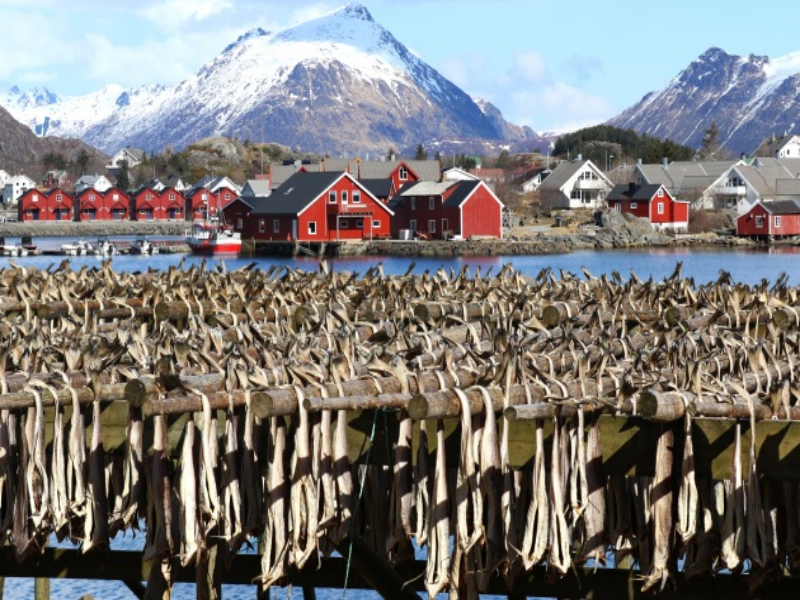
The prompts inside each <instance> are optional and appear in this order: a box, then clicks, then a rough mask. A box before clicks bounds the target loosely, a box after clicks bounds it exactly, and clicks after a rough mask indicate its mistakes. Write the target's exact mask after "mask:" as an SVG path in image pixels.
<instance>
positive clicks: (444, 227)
mask: <svg viewBox="0 0 800 600" xmlns="http://www.w3.org/2000/svg"><path fill="white" fill-rule="evenodd" d="M448 229H450V223H449V222H448V221H447V219H442V233H444V232H445V231H447V230H448Z"/></svg>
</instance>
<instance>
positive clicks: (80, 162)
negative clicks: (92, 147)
mask: <svg viewBox="0 0 800 600" xmlns="http://www.w3.org/2000/svg"><path fill="white" fill-rule="evenodd" d="M90 160H91V157H90V156H89V153H88V152H87V151H86V149H85V148H81V151H80V152H79V153H78V158H76V159H75V166H76V167H77V168H78V172H79V173H80V174H81V175H86V170H87V169H88V168H89V161H90Z"/></svg>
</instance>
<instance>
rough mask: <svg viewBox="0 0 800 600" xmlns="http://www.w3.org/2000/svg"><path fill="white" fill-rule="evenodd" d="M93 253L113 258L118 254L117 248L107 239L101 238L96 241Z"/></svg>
mask: <svg viewBox="0 0 800 600" xmlns="http://www.w3.org/2000/svg"><path fill="white" fill-rule="evenodd" d="M95 252H96V254H98V255H100V256H113V255H115V254H119V250H118V249H117V247H116V246H115V245H114V244H112V243H111V242H110V241H109V239H108V238H107V237H101V238H99V239H98V240H97V246H96V247H95Z"/></svg>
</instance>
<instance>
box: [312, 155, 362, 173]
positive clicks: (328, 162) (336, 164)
mask: <svg viewBox="0 0 800 600" xmlns="http://www.w3.org/2000/svg"><path fill="white" fill-rule="evenodd" d="M303 166H309V165H303ZM318 170H320V171H331V172H333V171H347V172H348V173H350V174H351V175H353V176H357V175H358V163H357V162H356V161H354V160H350V159H349V158H326V159H325V160H324V161H322V164H321V165H319V167H318Z"/></svg>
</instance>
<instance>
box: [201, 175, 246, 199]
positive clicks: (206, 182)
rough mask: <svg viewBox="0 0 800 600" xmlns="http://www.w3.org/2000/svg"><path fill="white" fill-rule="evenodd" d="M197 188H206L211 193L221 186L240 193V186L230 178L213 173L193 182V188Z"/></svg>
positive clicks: (237, 193) (214, 192)
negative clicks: (216, 175) (215, 175)
mask: <svg viewBox="0 0 800 600" xmlns="http://www.w3.org/2000/svg"><path fill="white" fill-rule="evenodd" d="M199 188H206V189H207V190H208V191H209V192H211V193H212V194H216V193H217V192H218V191H219V190H221V189H222V188H228V189H229V190H232V191H233V192H235V193H236V195H237V196H238V195H240V194H241V193H242V188H240V187H239V186H238V185H236V184H235V183H234V182H233V181H232V180H231V179H230V178H228V177H225V176H222V177H214V176H213V175H206V176H205V177H203V178H202V179H201V180H200V181H198V182H197V183H195V184H194V189H199Z"/></svg>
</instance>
